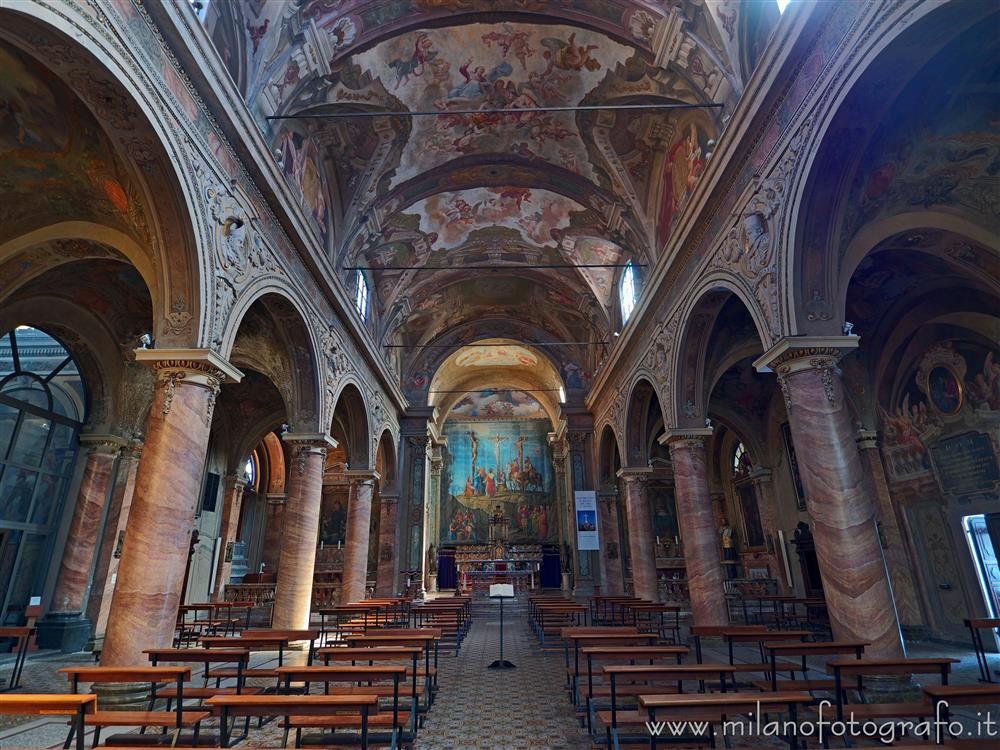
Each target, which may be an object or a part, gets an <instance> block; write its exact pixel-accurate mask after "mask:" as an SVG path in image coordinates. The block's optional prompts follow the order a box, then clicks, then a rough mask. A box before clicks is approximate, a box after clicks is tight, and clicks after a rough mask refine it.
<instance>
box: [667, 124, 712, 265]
mask: <svg viewBox="0 0 1000 750" xmlns="http://www.w3.org/2000/svg"><path fill="white" fill-rule="evenodd" d="M711 140H712V136H711V135H709V132H708V130H707V129H706V128H705V127H704V126H703V125H702V124H701V123H699V122H696V121H695V120H694V119H689V120H687V121H686V122H685V123H684V124H683V125H682V127H681V128H680V129H679V131H678V132H677V133H676V134H675V138H674V140H673V141H672V142H671V144H670V145H669V147H668V148H667V150H666V153H665V155H664V157H663V168H662V171H661V180H660V185H661V188H660V200H659V214H658V216H657V240H658V241H659V243H660V244H661V245H662V244H663V243H664V242H666V240H667V237H668V236H669V234H670V227H671V225H672V223H673V221H674V218H675V217H676V216H677V214H678V213H679V211H680V209H681V207H682V206H683V205H684V203H685V201H687V199H688V196H690V195H691V193H692V192H694V188H695V186H696V185H697V184H698V180H699V179H700V178H701V175H702V173H703V172H704V171H705V165H706V163H707V157H706V154H707V153H708V152H709V150H710V144H709V142H710V141H711Z"/></svg>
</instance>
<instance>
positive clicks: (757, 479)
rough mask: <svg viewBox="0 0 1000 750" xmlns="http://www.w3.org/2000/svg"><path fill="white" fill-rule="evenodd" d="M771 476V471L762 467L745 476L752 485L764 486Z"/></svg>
mask: <svg viewBox="0 0 1000 750" xmlns="http://www.w3.org/2000/svg"><path fill="white" fill-rule="evenodd" d="M771 476H772V472H771V470H770V469H765V468H763V467H762V468H759V469H754V470H753V471H751V472H750V473H749V474H748V475H747V478H748V479H750V480H751V481H752V482H753V483H754V484H757V485H760V484H764V483H765V482H770V481H771Z"/></svg>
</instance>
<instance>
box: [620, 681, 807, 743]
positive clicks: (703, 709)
mask: <svg viewBox="0 0 1000 750" xmlns="http://www.w3.org/2000/svg"><path fill="white" fill-rule="evenodd" d="M810 702H812V696H811V695H809V693H803V692H798V691H792V692H787V693H684V694H679V695H670V694H666V695H640V696H639V706H640V708H642V709H644V710H645V711H646V712H647V716H646V718H647V719H648V720H649V721H656V720H657V719H658V718H666V719H672V720H678V719H679V720H685V719H686V720H692V721H707V722H708V723H709V725H710V726H711V727H712V730H711V732H713V733H714V726H715V725H717V724H721V723H722V722H723V721H726V720H728V719H731V718H732V716H733V715H734V714H736V715H739V714H749V713H751V712H753V713H756V711H757V710H758V707H760V709H761V710H762V711H768V710H770V712H772V713H777V712H782V713H785V714H786V718H787V720H788V721H789V722H791V723H792V725H795V724H796V723H797V721H798V714H799V708H800V707H802V706H804V705H806V704H808V703H810ZM667 739H671V738H667ZM672 739H673V740H674V742H676V741H677V738H672ZM706 739H712V735H709V736H708V737H707V738H706ZM785 741H786V742H788V744H789V745H790V746H791V747H793V748H794V747H798V737H797V736H794V735H793V736H789V737H787V738H785ZM645 742H646V745H645V747H648V748H650V750H656V747H657V746H658V745H660V746H662V743H661V742H660V741H659V740H658V739H657V738H656V737H654V736H650V735H647V736H646V738H645Z"/></svg>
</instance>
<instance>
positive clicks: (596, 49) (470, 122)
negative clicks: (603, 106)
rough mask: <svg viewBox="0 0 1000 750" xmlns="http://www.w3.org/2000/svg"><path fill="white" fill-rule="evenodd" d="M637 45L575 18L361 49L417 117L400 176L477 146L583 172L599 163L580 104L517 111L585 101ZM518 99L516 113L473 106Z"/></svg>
mask: <svg viewBox="0 0 1000 750" xmlns="http://www.w3.org/2000/svg"><path fill="white" fill-rule="evenodd" d="M632 54H633V50H632V49H631V48H629V47H626V46H623V45H621V44H618V43H617V42H614V41H612V40H611V39H609V38H608V37H606V36H603V35H601V34H598V33H596V32H592V31H587V30H583V29H579V28H573V27H568V26H544V27H539V26H534V25H528V24H517V23H502V24H468V25H465V26H457V27H456V26H451V27H447V28H441V29H424V30H419V31H413V32H409V33H406V34H402V35H400V36H398V37H395V38H393V39H390V40H387V41H384V42H382V43H380V44H378V45H376V46H375V47H373V48H372V49H370V50H368V51H365V52H362V53H360V54H357V55H354V56H353V58H352V61H353V62H354V63H355V64H357V65H358V66H359V67H360V68H361V69H362V70H363V71H365V72H366V73H370V74H371V75H372V76H374V77H377V78H378V79H379V80H380V81H381V82H382V84H383V85H384V86H385V88H386V90H387V91H388V92H389V93H391V94H392V95H393V96H395V97H397V98H398V99H399V100H400V101H401V102H402V104H403V105H404V106H405V107H406V108H407V109H410V110H421V111H435V110H436V111H439V112H440V113H441V114H440V115H438V116H437V117H433V118H430V117H427V118H418V119H417V120H416V121H415V122H414V124H413V131H412V132H411V134H410V138H409V140H408V142H407V145H406V147H405V148H404V151H403V154H402V157H401V162H400V165H399V168H398V169H397V170H396V174H395V175H394V176H393V178H392V182H393V184H398V183H400V182H402V181H403V180H406V179H409V178H410V177H413V176H415V175H416V174H419V173H420V172H423V171H425V170H427V169H429V168H432V167H434V166H437V165H438V164H439V163H440V162H441V161H442V160H443V159H448V158H455V157H458V156H462V155H464V154H469V153H482V152H492V153H512V154H517V155H520V156H523V157H526V158H544V159H546V160H547V161H550V162H552V163H555V164H557V165H559V166H563V167H565V168H567V169H572V170H574V171H577V172H578V173H580V174H582V175H584V176H585V177H592V176H593V167H592V166H591V164H590V161H589V158H588V156H587V152H586V147H585V145H584V142H583V139H582V138H581V137H580V133H579V131H578V129H577V126H576V121H575V118H574V117H573V115H572V113H563V112H533V111H529V112H518V111H517V110H526V109H533V108H538V107H546V106H553V105H558V106H566V105H572V104H576V103H578V102H579V101H580V100H582V99H583V98H584V97H585V96H586V95H587V94H588V93H589V92H590V91H591V90H592V89H593V88H594V87H595V86H596V85H597V84H598V83H599V82H600V81H601V79H602V78H604V76H605V75H606V74H607V72H608V71H609V70H611V69H613V68H614V67H615V66H616V65H617V64H619V63H622V62H624V61H625V60H626V59H628V58H629V57H630V56H631V55H632ZM495 109H510V110H513V111H512V113H511V114H498V113H489V112H486V111H483V112H482V113H481V114H480V113H478V112H472V113H467V111H468V110H495Z"/></svg>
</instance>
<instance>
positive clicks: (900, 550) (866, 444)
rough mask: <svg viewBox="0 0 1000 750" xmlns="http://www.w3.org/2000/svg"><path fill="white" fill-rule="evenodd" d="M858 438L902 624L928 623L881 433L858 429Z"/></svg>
mask: <svg viewBox="0 0 1000 750" xmlns="http://www.w3.org/2000/svg"><path fill="white" fill-rule="evenodd" d="M857 442H858V449H859V450H860V451H861V461H862V464H863V465H864V467H865V471H866V472H867V474H868V477H869V480H870V481H871V486H872V491H873V492H874V493H875V500H876V509H877V515H878V520H879V524H880V528H881V530H882V541H883V542H884V547H883V552H884V555H885V561H886V564H887V565H888V567H889V575H890V576H891V577H892V590H893V594H894V596H895V600H896V609H897V612H898V614H899V619H900V624H901V625H902V626H903V627H916V628H923V627H925V626H926V621H925V620H924V616H923V611H922V610H921V607H920V597H919V596H918V595H917V584H916V580H915V578H914V577H913V571H914V570H915V569H916V566H915V565H913V564H911V559H910V556H909V554H907V550H906V544H905V542H904V541H903V532H902V530H901V529H900V523H899V519H898V518H897V516H896V507H895V503H894V502H893V500H892V494H891V493H890V491H889V482H888V480H887V479H886V476H885V467H884V466H883V465H882V458H881V455H880V453H879V449H878V433H876V432H875V430H859V431H858V441H857Z"/></svg>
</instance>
